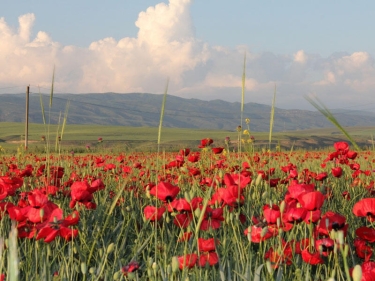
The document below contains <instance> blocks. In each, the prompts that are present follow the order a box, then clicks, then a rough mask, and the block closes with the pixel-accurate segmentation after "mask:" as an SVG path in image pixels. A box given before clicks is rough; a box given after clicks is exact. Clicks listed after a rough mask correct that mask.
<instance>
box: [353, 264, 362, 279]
mask: <svg viewBox="0 0 375 281" xmlns="http://www.w3.org/2000/svg"><path fill="white" fill-rule="evenodd" d="M361 279H362V267H361V266H360V265H359V264H357V265H356V266H355V267H354V269H353V281H361Z"/></svg>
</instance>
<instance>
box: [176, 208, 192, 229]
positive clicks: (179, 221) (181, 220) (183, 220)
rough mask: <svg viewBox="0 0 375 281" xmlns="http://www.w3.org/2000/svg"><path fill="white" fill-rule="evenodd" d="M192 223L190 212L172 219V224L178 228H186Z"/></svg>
mask: <svg viewBox="0 0 375 281" xmlns="http://www.w3.org/2000/svg"><path fill="white" fill-rule="evenodd" d="M192 221H193V214H192V213H190V212H183V213H181V214H177V215H176V216H175V217H174V220H173V223H174V224H175V225H176V226H178V227H181V228H187V227H188V226H189V225H190V223H191V222H192Z"/></svg>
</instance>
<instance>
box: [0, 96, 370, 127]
mask: <svg viewBox="0 0 375 281" xmlns="http://www.w3.org/2000/svg"><path fill="white" fill-rule="evenodd" d="M25 100H26V98H25V94H1V95H0V122H24V121H25ZM41 100H42V104H43V107H44V111H45V116H46V119H47V121H48V120H50V122H51V123H57V122H59V119H60V122H61V123H62V119H63V116H64V112H65V111H66V109H68V115H67V116H68V117H67V123H68V124H97V125H111V126H131V127H144V126H147V127H157V126H159V120H160V111H161V107H162V100H163V95H156V94H147V93H129V94H117V93H100V94H98V93H90V94H55V95H54V96H53V98H52V106H51V107H50V106H49V105H50V96H49V95H48V96H47V95H39V94H30V98H29V122H30V123H42V122H43V114H42V105H41ZM68 102H69V105H68V107H67V104H68ZM270 112H271V106H268V105H264V104H258V103H252V102H251V103H246V104H245V105H244V112H243V118H244V119H245V118H249V119H250V128H251V130H252V131H256V132H263V131H268V130H269V124H270ZM332 113H333V114H334V116H335V117H336V119H337V120H338V121H339V123H340V124H341V125H342V126H344V127H349V126H350V127H356V126H373V125H374V124H375V114H373V113H372V112H366V111H358V110H357V111H356V110H343V109H342V110H340V109H336V110H332ZM274 116H275V118H274V131H278V132H281V131H294V130H304V129H313V128H327V127H333V125H331V123H330V122H329V121H327V120H326V118H325V117H324V116H323V115H322V114H321V113H319V112H317V111H309V110H300V109H281V108H277V107H275V113H274ZM240 123H241V104H240V103H239V102H226V101H222V100H212V101H203V100H199V99H185V98H180V97H176V96H172V95H168V96H167V99H166V104H165V112H164V119H163V126H164V127H174V128H199V129H222V130H231V131H232V130H236V128H237V126H238V125H240ZM243 123H244V124H245V122H243Z"/></svg>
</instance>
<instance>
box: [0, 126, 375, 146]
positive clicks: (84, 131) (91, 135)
mask: <svg viewBox="0 0 375 281" xmlns="http://www.w3.org/2000/svg"><path fill="white" fill-rule="evenodd" d="M244 129H245V128H244ZM346 130H347V131H348V132H349V133H350V134H351V135H352V136H353V137H354V139H355V140H356V141H357V142H358V144H359V145H360V146H362V147H364V148H366V147H372V135H373V133H374V132H375V127H349V128H346ZM58 131H59V132H60V133H57V132H58ZM24 134H25V125H24V124H23V123H0V145H1V146H2V147H3V148H4V149H6V150H7V151H8V152H12V151H16V150H17V147H19V146H22V145H24ZM57 135H61V126H59V127H58V126H57V125H50V127H49V132H48V126H45V125H42V124H30V125H29V138H28V139H29V143H28V144H29V149H30V150H31V151H33V150H36V151H40V150H42V149H43V148H44V146H45V144H46V143H45V142H44V141H42V136H46V137H47V136H49V139H50V144H51V146H52V147H54V145H55V139H56V136H57ZM251 135H253V136H254V137H255V140H254V142H253V144H254V146H255V147H264V146H267V145H268V132H263V133H259V132H254V133H253V132H251ZM157 136H158V128H156V127H122V126H101V125H69V124H68V125H66V127H65V130H64V132H63V136H62V141H61V142H60V147H61V149H62V150H75V151H76V152H80V151H81V150H82V151H84V150H85V148H86V146H87V145H88V146H90V148H91V149H94V148H98V147H100V148H101V149H103V148H105V149H112V150H116V151H118V150H124V149H131V150H132V151H134V150H140V151H154V150H156V144H157ZM99 137H101V138H103V142H102V143H100V144H99V143H98V138H99ZM208 137H209V138H212V139H214V141H215V145H217V146H223V145H224V139H225V138H226V137H230V139H231V142H232V146H236V145H237V140H238V133H237V131H235V130H233V131H228V130H203V129H176V128H163V129H162V137H161V144H162V147H163V148H164V149H166V150H176V149H181V148H184V147H191V148H194V147H196V146H197V145H198V144H199V141H200V140H201V139H203V138H208ZM243 137H245V136H243ZM272 140H273V141H272V143H273V145H275V146H276V145H280V146H281V147H282V148H283V149H286V150H289V149H292V148H294V149H301V148H302V149H319V148H325V147H328V146H331V145H332V143H333V142H335V141H338V140H345V137H344V135H343V134H342V133H341V132H339V131H338V130H337V129H336V128H325V129H310V130H302V131H287V132H277V133H273V135H272Z"/></svg>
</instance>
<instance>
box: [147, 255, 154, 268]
mask: <svg viewBox="0 0 375 281" xmlns="http://www.w3.org/2000/svg"><path fill="white" fill-rule="evenodd" d="M153 263H154V260H153V259H152V257H148V259H147V267H152V264H153Z"/></svg>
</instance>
